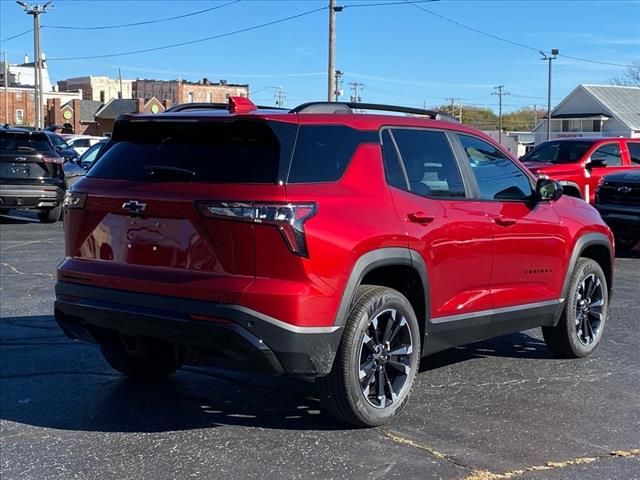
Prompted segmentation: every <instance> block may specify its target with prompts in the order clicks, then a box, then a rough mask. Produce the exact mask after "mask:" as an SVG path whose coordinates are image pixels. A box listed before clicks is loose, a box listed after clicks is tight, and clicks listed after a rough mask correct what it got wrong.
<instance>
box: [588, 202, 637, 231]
mask: <svg viewBox="0 0 640 480" xmlns="http://www.w3.org/2000/svg"><path fill="white" fill-rule="evenodd" d="M596 208H597V209H598V211H599V212H600V216H601V217H602V219H603V220H604V221H605V222H606V223H607V225H609V227H610V228H611V230H613V231H614V232H615V233H616V234H631V235H640V206H627V205H612V204H604V205H596Z"/></svg>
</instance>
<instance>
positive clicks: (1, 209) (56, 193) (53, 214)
mask: <svg viewBox="0 0 640 480" xmlns="http://www.w3.org/2000/svg"><path fill="white" fill-rule="evenodd" d="M63 165H64V159H63V158H62V157H61V156H60V155H59V154H58V152H56V150H55V149H54V148H53V146H52V145H51V142H50V140H49V138H48V137H47V134H46V132H42V131H40V132H39V131H35V130H25V129H19V128H0V213H6V212H7V211H8V210H10V209H12V208H17V209H35V210H36V211H37V212H38V213H37V215H38V218H39V219H40V221H41V222H45V223H50V222H55V221H57V220H58V218H59V217H60V213H61V210H62V200H63V197H64V193H65V190H66V183H65V175H64V170H63Z"/></svg>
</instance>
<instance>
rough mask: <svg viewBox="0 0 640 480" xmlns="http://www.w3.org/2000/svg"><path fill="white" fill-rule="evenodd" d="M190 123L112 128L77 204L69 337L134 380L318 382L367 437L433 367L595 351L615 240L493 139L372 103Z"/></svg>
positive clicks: (231, 112) (337, 411)
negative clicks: (262, 377) (520, 348)
mask: <svg viewBox="0 0 640 480" xmlns="http://www.w3.org/2000/svg"><path fill="white" fill-rule="evenodd" d="M186 108H187V109H186V110H184V111H181V109H180V108H179V107H178V108H176V107H174V108H173V111H171V112H168V113H166V112H165V113H161V114H157V115H125V116H123V117H120V119H119V120H118V121H117V122H116V123H115V127H114V130H113V137H112V139H111V141H110V143H109V145H108V146H107V148H106V150H105V151H104V153H103V154H102V156H101V157H100V160H99V161H98V162H97V163H96V164H95V165H94V166H93V167H92V168H91V169H90V170H89V171H88V172H87V175H86V176H85V177H84V178H83V179H82V180H80V181H79V182H78V183H77V184H76V185H74V187H73V189H72V190H71V191H70V192H69V193H68V194H67V197H66V200H65V205H66V208H65V211H66V214H65V215H66V216H65V237H66V254H65V255H66V256H65V258H64V260H63V261H62V262H61V263H60V265H59V267H58V283H57V284H56V301H55V318H56V320H57V322H58V324H59V325H60V326H61V328H62V329H63V331H64V332H65V333H66V335H67V336H69V337H70V338H72V339H78V340H84V341H88V342H92V343H95V344H97V345H99V346H100V348H101V350H102V353H103V355H104V357H105V359H106V360H107V362H109V364H110V365H111V366H112V367H114V368H115V369H116V370H118V371H120V372H121V373H123V374H124V375H128V376H131V377H134V378H138V379H141V378H142V379H149V378H162V377H165V376H167V375H169V374H171V373H172V372H174V371H175V370H176V369H177V368H179V367H180V366H181V365H184V364H191V363H195V362H202V361H204V359H208V361H215V362H217V363H221V364H226V365H228V366H230V367H232V368H235V369H241V368H252V369H256V370H259V371H263V372H269V373H273V374H288V375H294V376H302V377H313V378H316V380H317V382H318V384H319V386H320V388H321V391H322V392H323V393H322V394H323V398H324V401H325V402H326V407H327V409H328V410H329V411H330V412H331V413H333V414H334V415H335V416H336V417H338V418H340V419H342V420H344V421H347V422H350V423H353V424H356V425H365V426H371V425H380V424H383V423H386V422H389V421H390V420H391V419H392V418H393V417H394V416H395V415H396V414H397V413H398V412H399V411H400V410H401V409H402V408H403V406H404V405H405V404H406V402H407V400H408V398H409V395H410V392H411V388H412V385H413V383H414V380H415V377H416V373H417V371H418V365H419V363H420V359H421V358H422V357H424V356H426V355H429V354H432V353H434V352H438V351H441V350H444V349H447V348H450V347H454V346H456V345H461V344H466V343H470V342H474V341H477V340H481V339H485V338H489V337H494V336H497V335H504V334H507V333H510V332H515V331H519V330H526V329H529V328H533V327H542V333H543V335H544V339H545V341H546V343H547V345H548V347H549V348H550V349H551V350H552V351H553V352H554V353H555V354H556V355H558V356H563V357H584V356H586V355H588V354H590V353H591V352H592V351H593V350H594V348H596V346H597V345H598V344H599V342H600V341H601V339H602V335H603V331H604V328H605V324H606V321H607V311H608V303H609V295H610V291H611V289H612V286H613V285H612V282H613V275H612V272H613V261H614V259H613V246H612V242H613V237H612V234H611V231H610V230H609V228H608V227H607V226H606V224H605V223H604V222H603V220H602V219H601V218H600V215H599V214H598V212H597V211H596V210H595V209H594V208H593V207H591V206H589V205H587V204H585V203H584V202H583V201H581V200H579V199H576V198H572V197H569V196H563V195H562V187H561V186H560V185H559V184H558V183H557V182H555V181H553V180H549V179H545V178H540V179H537V180H536V178H535V177H534V176H533V175H532V174H531V173H530V172H529V171H527V170H526V168H525V167H524V166H523V165H522V164H520V163H519V162H518V161H517V160H515V159H514V158H513V157H511V156H510V154H509V153H507V152H506V151H505V150H504V149H502V147H501V146H500V145H498V144H497V143H495V142H494V141H493V140H492V139H491V138H489V137H488V136H486V135H484V134H483V133H482V132H480V131H478V130H475V129H473V128H470V127H468V126H465V125H462V124H459V123H454V122H451V121H443V118H446V117H443V116H441V115H440V114H439V113H438V112H432V111H427V110H420V109H412V108H404V107H394V106H379V105H370V104H361V103H358V104H350V103H311V104H305V105H301V106H299V107H297V108H295V109H293V110H291V111H276V110H260V109H257V108H256V107H255V105H254V104H253V103H251V102H250V101H249V100H248V99H246V98H243V97H232V98H231V99H230V101H229V106H228V110H227V109H219V108H218V109H216V108H215V107H213V106H212V107H210V108H209V109H207V107H203V108H201V109H192V108H191V109H190V108H189V107H186ZM355 109H357V110H358V111H361V110H367V111H369V112H377V113H378V114H364V113H356V112H355V111H354V110H355ZM382 111H391V112H390V113H389V114H381V112H382ZM394 113H395V115H394ZM397 113H410V114H412V116H408V115H404V116H401V115H397ZM417 115H420V116H417Z"/></svg>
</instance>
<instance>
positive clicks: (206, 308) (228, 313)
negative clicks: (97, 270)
mask: <svg viewBox="0 0 640 480" xmlns="http://www.w3.org/2000/svg"><path fill="white" fill-rule="evenodd" d="M56 296H57V298H56V302H55V318H56V321H57V322H58V324H59V325H60V327H61V328H62V329H63V331H64V332H65V334H66V335H67V336H68V337H70V338H73V339H78V340H83V341H87V342H91V343H97V344H101V343H104V342H105V341H108V338H110V337H112V336H113V335H112V334H113V333H114V332H116V333H118V334H122V335H131V336H145V337H152V338H159V339H162V340H166V341H169V342H172V343H174V344H176V345H178V346H180V347H181V348H183V350H184V352H185V354H186V355H185V358H186V359H187V360H188V359H189V358H202V357H206V359H207V361H211V362H213V363H216V364H222V365H226V366H233V367H234V368H242V369H251V370H257V371H261V372H267V373H273V374H289V375H300V376H324V375H326V374H328V373H329V372H330V370H331V367H332V365H333V359H334V357H335V353H336V350H337V347H338V344H339V341H340V334H341V330H336V331H332V332H314V333H300V332H298V331H291V330H290V329H286V328H282V327H280V326H278V325H275V324H274V323H273V322H269V321H267V320H265V319H264V318H262V316H261V315H260V314H256V315H253V314H251V313H250V311H247V310H246V309H233V308H229V306H228V305H222V304H215V303H211V302H205V301H200V300H190V299H184V298H175V297H164V296H159V295H150V294H142V293H135V292H126V291H122V290H114V289H107V288H99V287H91V286H85V285H78V284H73V283H69V282H58V283H57V284H56ZM151 305H152V306H153V307H150V306H151ZM190 315H196V316H206V317H210V318H212V320H193V319H192V318H190ZM213 319H218V320H219V321H215V320H213ZM187 363H189V362H187Z"/></svg>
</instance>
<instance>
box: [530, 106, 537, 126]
mask: <svg viewBox="0 0 640 480" xmlns="http://www.w3.org/2000/svg"><path fill="white" fill-rule="evenodd" d="M536 125H538V105H534V106H533V128H536ZM533 128H532V129H531V130H533Z"/></svg>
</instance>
